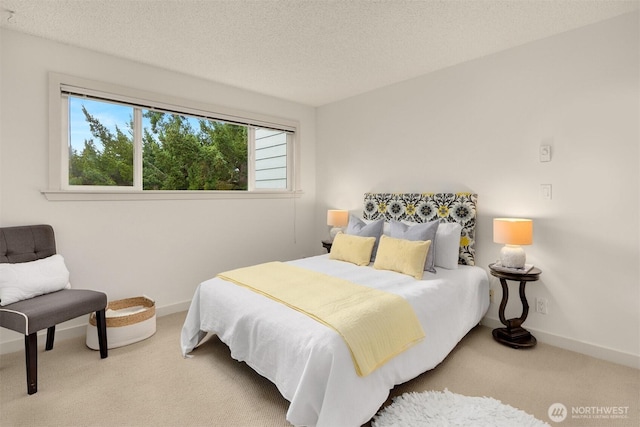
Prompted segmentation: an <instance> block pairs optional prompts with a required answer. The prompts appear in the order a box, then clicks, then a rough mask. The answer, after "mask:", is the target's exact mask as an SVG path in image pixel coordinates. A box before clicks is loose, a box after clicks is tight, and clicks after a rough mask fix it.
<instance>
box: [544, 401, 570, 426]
mask: <svg viewBox="0 0 640 427" xmlns="http://www.w3.org/2000/svg"><path fill="white" fill-rule="evenodd" d="M547 415H549V419H550V420H551V421H553V422H556V423H561V422H562V421H564V420H565V418H567V407H566V406H564V405H563V404H562V403H554V404H553V405H551V406H549V410H548V411H547Z"/></svg>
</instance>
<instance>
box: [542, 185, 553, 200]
mask: <svg viewBox="0 0 640 427" xmlns="http://www.w3.org/2000/svg"><path fill="white" fill-rule="evenodd" d="M540 196H541V197H542V198H543V199H544V200H551V184H540Z"/></svg>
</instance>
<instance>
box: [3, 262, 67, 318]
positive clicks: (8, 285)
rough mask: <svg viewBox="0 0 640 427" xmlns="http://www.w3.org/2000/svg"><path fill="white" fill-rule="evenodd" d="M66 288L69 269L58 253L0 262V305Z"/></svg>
mask: <svg viewBox="0 0 640 427" xmlns="http://www.w3.org/2000/svg"><path fill="white" fill-rule="evenodd" d="M66 287H69V270H67V266H66V265H65V263H64V258H63V257H62V255H60V254H55V255H52V256H50V257H48V258H43V259H39V260H36V261H31V262H21V263H15V264H10V263H0V306H5V305H8V304H13V303H14V302H18V301H22V300H25V299H29V298H33V297H36V296H38V295H43V294H48V293H50V292H55V291H59V290H61V289H64V288H66Z"/></svg>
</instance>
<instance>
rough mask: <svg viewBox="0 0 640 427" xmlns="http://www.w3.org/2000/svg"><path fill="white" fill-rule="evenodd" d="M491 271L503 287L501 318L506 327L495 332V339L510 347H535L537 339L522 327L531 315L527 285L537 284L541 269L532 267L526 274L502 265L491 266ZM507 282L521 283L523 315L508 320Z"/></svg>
mask: <svg viewBox="0 0 640 427" xmlns="http://www.w3.org/2000/svg"><path fill="white" fill-rule="evenodd" d="M489 269H490V270H491V275H492V276H495V277H497V278H499V279H500V284H501V285H502V301H500V309H499V312H498V314H499V316H500V322H502V324H503V325H505V326H506V327H505V328H496V329H494V330H493V338H494V339H495V340H496V341H498V342H499V343H502V344H505V345H508V346H510V347H513V348H520V347H533V346H535V345H536V342H537V341H536V338H535V337H534V336H533V335H531V333H530V332H529V331H527V330H526V329H525V328H523V327H522V324H523V323H524V321H525V320H526V319H527V315H528V314H529V303H528V302H527V297H526V295H525V293H524V289H525V285H526V284H527V282H535V281H537V280H538V279H539V277H540V274H541V273H542V271H541V270H540V269H539V268H536V267H533V266H530V268H529V269H528V270H527V271H526V272H524V271H525V270H524V269H521V271H522V272H520V271H518V270H514V269H508V268H505V267H502V266H501V265H497V263H496V264H490V265H489ZM507 280H515V281H519V282H520V301H521V302H522V315H520V317H518V318H513V319H508V320H507V319H506V318H505V317H504V309H505V307H506V306H507V301H508V300H509V288H508V287H507Z"/></svg>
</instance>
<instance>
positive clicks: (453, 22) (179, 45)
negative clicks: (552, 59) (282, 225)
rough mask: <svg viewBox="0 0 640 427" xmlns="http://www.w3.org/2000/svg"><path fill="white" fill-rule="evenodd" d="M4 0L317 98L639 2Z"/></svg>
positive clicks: (31, 26)
mask: <svg viewBox="0 0 640 427" xmlns="http://www.w3.org/2000/svg"><path fill="white" fill-rule="evenodd" d="M0 4H1V5H2V9H3V10H2V19H1V21H0V26H2V27H5V28H8V29H12V30H15V31H20V32H24V33H28V34H32V35H36V36H40V37H44V38H47V39H51V40H56V41H59V42H62V43H66V44H70V45H74V46H80V47H84V48H88V49H92V50H95V51H99V52H104V53H107V54H110V55H115V56H118V57H123V58H128V59H132V60H135V61H139V62H142V63H146V64H150V65H154V66H158V67H162V68H166V69H169V70H173V71H178V72H182V73H186V74H189V75H193V76H197V77H201V78H204V79H208V80H213V81H216V82H220V83H225V84H228V85H232V86H236V87H240V88H244V89H248V90H252V91H255V92H259V93H264V94H268V95H273V96H277V97H280V98H284V99H288V100H292V101H296V102H299V103H302V104H307V105H311V106H320V105H323V104H326V103H330V102H333V101H336V100H340V99H344V98H347V97H350V96H353V95H356V94H359V93H363V92H367V91H369V90H372V89H376V88H379V87H383V86H386V85H389V84H392V83H396V82H399V81H403V80H406V79H410V78H413V77H417V76H420V75H422V74H426V73H428V72H431V71H435V70H438V69H442V68H445V67H448V66H451V65H455V64H458V63H461V62H464V61H468V60H471V59H475V58H479V57H482V56H485V55H488V54H491V53H494V52H498V51H501V50H504V49H508V48H511V47H514V46H518V45H521V44H524V43H527V42H530V41H534V40H539V39H542V38H545V37H549V36H551V35H554V34H558V33H561V32H564V31H568V30H571V29H574V28H578V27H581V26H584V25H588V24H591V23H595V22H598V21H601V20H604V19H608V18H611V17H614V16H617V15H621V14H623V13H627V12H631V11H634V10H638V8H639V5H640V0H630V1H612V0H597V1H592V0H508V1H496V0H486V1H485V0H459V1H451V0H446V1H438V0H425V1H406V0H388V1H363V0H354V1H346V0H343V1H340V0H334V1H328V0H315V1H314V0H308V1H301V0H299V1H286V0H272V1H266V0H260V1H241V0H237V1H214V0H212V1H198V0H155V1H154V0H137V1H134V0H130V1H124V0H57V1H53V0H0ZM9 11H12V12H14V13H13V14H11V13H9Z"/></svg>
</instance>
